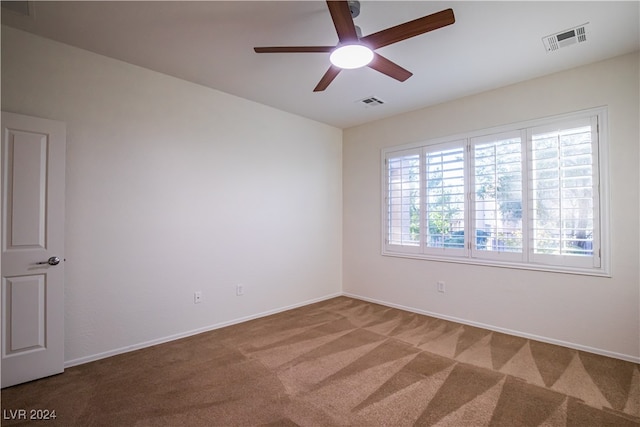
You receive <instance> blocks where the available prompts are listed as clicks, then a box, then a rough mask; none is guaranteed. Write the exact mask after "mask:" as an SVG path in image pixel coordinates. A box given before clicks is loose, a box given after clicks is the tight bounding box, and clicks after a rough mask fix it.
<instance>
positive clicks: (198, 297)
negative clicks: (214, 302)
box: [193, 291, 202, 304]
mask: <svg viewBox="0 0 640 427" xmlns="http://www.w3.org/2000/svg"><path fill="white" fill-rule="evenodd" d="M201 302H202V292H200V291H197V292H194V293H193V303H194V304H200V303H201Z"/></svg>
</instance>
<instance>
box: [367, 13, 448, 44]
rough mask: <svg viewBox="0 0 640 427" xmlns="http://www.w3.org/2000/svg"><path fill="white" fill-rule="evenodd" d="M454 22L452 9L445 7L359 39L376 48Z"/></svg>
mask: <svg viewBox="0 0 640 427" xmlns="http://www.w3.org/2000/svg"><path fill="white" fill-rule="evenodd" d="M454 22H456V19H455V17H454V16H453V10H451V9H446V10H443V11H440V12H437V13H434V14H431V15H427V16H423V17H422V18H418V19H414V20H413V21H409V22H405V23H404V24H400V25H396V26H395V27H391V28H387V29H386V30H382V31H378V32H377V33H373V34H369V35H368V36H366V37H362V38H361V39H360V41H361V42H362V43H364V44H366V45H367V46H369V47H370V48H371V49H378V48H380V47H383V46H387V45H390V44H392V43H396V42H399V41H402V40H406V39H408V38H411V37H415V36H419V35H420V34H424V33H427V32H429V31H433V30H437V29H438V28H442V27H446V26H447V25H451V24H453V23H454Z"/></svg>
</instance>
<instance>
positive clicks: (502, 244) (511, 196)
mask: <svg viewBox="0 0 640 427" xmlns="http://www.w3.org/2000/svg"><path fill="white" fill-rule="evenodd" d="M523 139H524V138H523V137H522V132H521V131H513V132H506V133H501V134H494V135H487V136H482V137H477V138H472V139H471V147H472V148H471V151H472V153H473V155H472V159H471V160H472V170H473V186H472V187H473V194H472V196H473V197H472V199H473V205H472V210H473V220H472V232H473V233H472V234H473V235H474V236H475V239H472V241H471V248H472V256H474V257H480V258H494V259H499V260H501V261H505V260H512V261H521V260H522V259H523V256H522V254H523V242H524V238H525V236H526V230H523V227H522V220H523V212H522V208H523V197H522V194H523V188H522V167H523V163H522V161H523V152H522V151H523V146H524V144H523ZM525 200H526V199H525Z"/></svg>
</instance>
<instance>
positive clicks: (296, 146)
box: [2, 27, 342, 364]
mask: <svg viewBox="0 0 640 427" xmlns="http://www.w3.org/2000/svg"><path fill="white" fill-rule="evenodd" d="M2 109H3V110H7V111H13V112H17V113H21V114H27V115H32V116H39V117H45V118H50V119H56V120H60V121H63V122H66V124H67V135H68V140H67V192H66V195H67V200H66V207H67V212H66V222H67V225H66V254H65V255H66V259H67V264H66V272H67V277H66V285H65V298H66V302H65V316H66V317H65V333H66V345H65V359H66V361H67V364H75V363H80V362H83V361H87V360H91V359H92V358H97V357H103V356H106V355H109V354H114V353H117V352H120V351H123V350H127V349H129V348H135V347H136V346H143V345H147V344H150V343H153V342H157V341H162V340H165V339H170V338H175V337H176V336H180V335H183V334H186V333H190V332H194V331H198V330H202V329H207V328H210V327H213V326H219V325H222V324H226V323H229V322H234V321H238V320H240V319H245V318H247V317H251V316H256V315H259V314H262V313H265V312H270V311H272V310H278V309H282V308H284V307H289V306H293V305H299V304H303V303H306V302H308V301H312V300H316V299H320V298H324V297H327V296H330V295H335V294H339V293H340V292H341V270H342V264H341V263H342V254H341V242H342V236H341V221H342V178H341V173H342V160H341V157H342V131H341V130H340V129H336V128H333V127H330V126H327V125H324V124H320V123H317V122H314V121H311V120H308V119H304V118H301V117H298V116H295V115H292V114H288V113H284V112H281V111H278V110H275V109H273V108H270V107H266V106H263V105H260V104H256V103H253V102H249V101H246V100H243V99H240V98H237V97H233V96H230V95H227V94H224V93H221V92H218V91H215V90H210V89H207V88H204V87H202V86H198V85H195V84H191V83H187V82H185V81H182V80H178V79H175V78H172V77H168V76H166V75H162V74H159V73H154V72H151V71H149V70H145V69H143V68H139V67H135V66H132V65H129V64H126V63H123V62H119V61H115V60H112V59H109V58H106V57H103V56H99V55H95V54H92V53H89V52H86V51H83V50H80V49H76V48H72V47H69V46H66V45H62V44H59V43H55V42H52V41H49V40H46V39H42V38H39V37H35V36H32V35H29V34H26V33H23V32H19V31H17V30H14V29H10V28H5V27H3V31H2ZM237 283H242V284H244V286H245V295H244V296H242V297H237V296H236V295H235V285H236V284H237ZM194 291H201V292H202V294H203V298H204V301H203V302H202V303H201V304H198V305H195V304H194V303H193V293H194Z"/></svg>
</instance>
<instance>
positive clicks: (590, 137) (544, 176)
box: [529, 117, 600, 267]
mask: <svg viewBox="0 0 640 427" xmlns="http://www.w3.org/2000/svg"><path fill="white" fill-rule="evenodd" d="M529 135H530V136H529V139H530V141H529V143H530V149H529V150H530V161H529V162H530V173H529V186H530V188H531V203H530V216H531V219H530V220H531V229H532V230H531V231H532V236H531V244H532V248H531V252H532V260H533V261H536V262H544V263H548V264H555V265H565V266H578V267H580V266H582V267H588V266H593V267H598V266H599V265H600V257H599V253H598V252H599V240H600V238H599V210H598V205H599V203H598V202H599V194H598V190H599V181H598V135H597V117H588V118H584V119H580V120H573V121H570V122H560V123H557V124H554V125H547V126H540V127H536V128H532V129H530V130H529Z"/></svg>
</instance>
